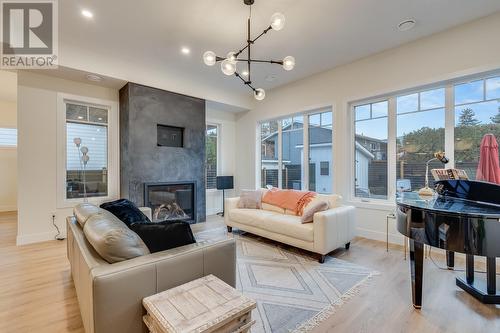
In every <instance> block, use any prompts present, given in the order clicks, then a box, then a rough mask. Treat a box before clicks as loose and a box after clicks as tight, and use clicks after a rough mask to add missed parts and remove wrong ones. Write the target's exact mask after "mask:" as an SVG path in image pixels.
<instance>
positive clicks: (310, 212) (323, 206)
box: [300, 201, 328, 223]
mask: <svg viewBox="0 0 500 333" xmlns="http://www.w3.org/2000/svg"><path fill="white" fill-rule="evenodd" d="M327 209H328V202H326V201H313V202H311V203H310V204H309V205H307V207H306V208H305V209H304V213H302V216H301V218H300V221H301V222H302V223H310V222H312V221H313V218H314V214H316V213H317V212H322V211H324V210H327Z"/></svg>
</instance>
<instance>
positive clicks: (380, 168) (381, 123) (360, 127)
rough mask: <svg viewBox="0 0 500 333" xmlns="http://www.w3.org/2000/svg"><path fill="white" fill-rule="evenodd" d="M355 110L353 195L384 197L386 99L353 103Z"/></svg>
mask: <svg viewBox="0 0 500 333" xmlns="http://www.w3.org/2000/svg"><path fill="white" fill-rule="evenodd" d="M354 114H355V121H354V133H355V139H354V143H355V144H354V156H355V158H354V162H355V166H354V169H355V181H354V189H355V195H356V196H357V197H366V198H377V199H386V198H387V141H388V101H380V102H376V103H369V104H364V105H358V106H355V107H354Z"/></svg>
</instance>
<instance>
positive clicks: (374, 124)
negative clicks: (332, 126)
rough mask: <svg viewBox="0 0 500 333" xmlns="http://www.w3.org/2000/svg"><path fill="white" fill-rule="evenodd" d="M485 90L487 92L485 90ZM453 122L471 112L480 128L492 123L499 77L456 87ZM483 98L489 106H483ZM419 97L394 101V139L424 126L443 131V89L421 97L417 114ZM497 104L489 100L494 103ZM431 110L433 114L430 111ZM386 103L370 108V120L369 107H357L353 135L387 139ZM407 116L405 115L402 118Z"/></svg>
mask: <svg viewBox="0 0 500 333" xmlns="http://www.w3.org/2000/svg"><path fill="white" fill-rule="evenodd" d="M484 86H486V89H484ZM454 91H455V104H456V105H457V104H459V105H458V106H456V107H455V111H456V112H455V122H456V123H457V122H458V118H459V116H460V112H461V111H462V110H464V109H466V108H471V109H472V110H473V111H474V113H475V117H476V119H477V120H479V121H480V122H481V123H483V124H489V123H491V119H490V118H491V117H493V116H495V115H496V114H497V112H498V108H499V106H500V77H495V78H490V79H487V80H486V84H484V80H479V81H473V82H469V83H464V84H460V85H456V86H455V90H454ZM484 95H485V97H486V100H490V101H488V102H483V100H484V99H483V98H484ZM418 97H419V94H418V93H415V94H410V95H404V96H398V97H397V114H398V118H397V136H398V137H400V136H403V135H404V134H405V133H410V132H412V131H414V130H417V129H419V128H422V127H424V126H427V127H430V128H444V124H445V120H444V117H445V111H444V106H445V105H444V104H445V102H444V101H445V89H444V88H438V89H433V90H428V91H424V92H421V93H420V110H427V111H420V112H415V111H417V110H418V102H419V100H418ZM495 98H496V100H491V99H495ZM429 109H432V110H429ZM387 110H388V106H387V102H379V103H376V104H372V105H371V112H372V117H373V118H375V117H383V118H379V119H370V120H362V119H369V117H370V104H367V105H362V106H359V107H356V120H360V121H356V133H357V134H362V135H365V136H369V137H373V138H377V139H381V140H386V139H387ZM405 113H406V114H405Z"/></svg>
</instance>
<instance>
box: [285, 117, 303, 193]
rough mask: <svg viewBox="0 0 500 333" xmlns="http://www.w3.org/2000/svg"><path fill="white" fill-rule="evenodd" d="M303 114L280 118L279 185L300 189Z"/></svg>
mask: <svg viewBox="0 0 500 333" xmlns="http://www.w3.org/2000/svg"><path fill="white" fill-rule="evenodd" d="M303 131H304V116H297V117H292V118H287V119H283V120H281V132H282V135H281V140H282V145H281V147H282V153H281V154H282V167H281V177H282V181H281V187H282V188H284V189H292V190H301V189H302V172H303V170H304V168H303V154H302V151H303V147H304V132H303Z"/></svg>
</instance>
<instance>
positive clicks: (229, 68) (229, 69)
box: [220, 59, 236, 76]
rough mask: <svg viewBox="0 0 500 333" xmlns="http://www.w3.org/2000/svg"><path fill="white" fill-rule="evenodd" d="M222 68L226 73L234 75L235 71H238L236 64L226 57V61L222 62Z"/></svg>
mask: <svg viewBox="0 0 500 333" xmlns="http://www.w3.org/2000/svg"><path fill="white" fill-rule="evenodd" d="M220 68H221V69H222V73H224V74H226V75H228V76H229V75H233V74H234V72H236V65H235V64H233V63H231V61H230V60H228V59H225V60H224V61H222V62H221V64H220Z"/></svg>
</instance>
